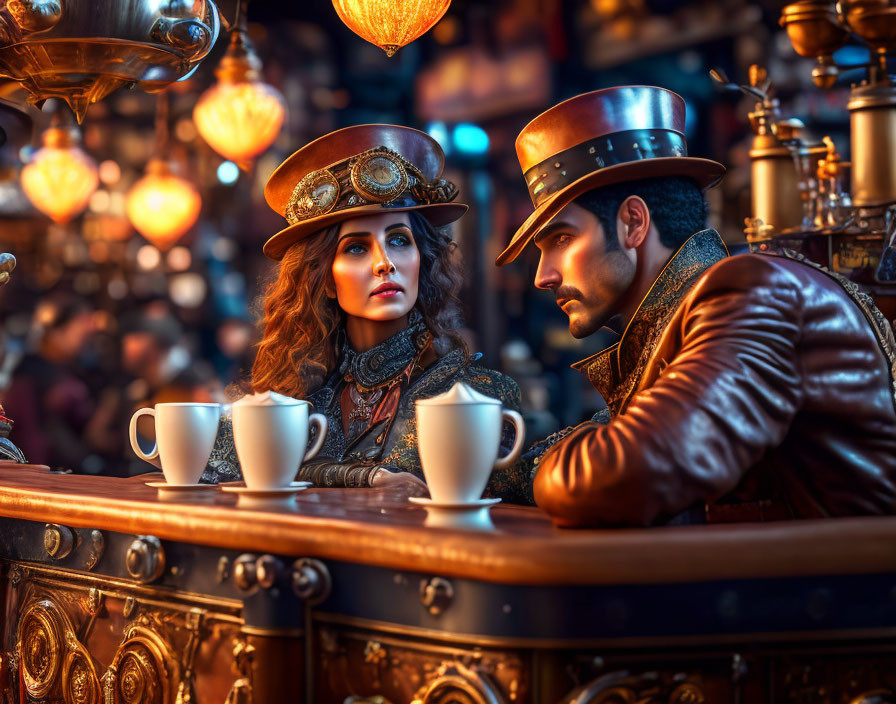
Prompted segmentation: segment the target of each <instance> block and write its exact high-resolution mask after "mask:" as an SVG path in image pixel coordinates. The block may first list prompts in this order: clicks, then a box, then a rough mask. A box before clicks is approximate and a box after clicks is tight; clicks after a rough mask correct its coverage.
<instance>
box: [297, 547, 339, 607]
mask: <svg viewBox="0 0 896 704" xmlns="http://www.w3.org/2000/svg"><path fill="white" fill-rule="evenodd" d="M291 581H292V590H293V592H294V593H295V595H296V596H297V597H299V599H301V600H302V601H306V602H308V603H309V604H310V605H311V606H314V605H316V604H319V603H321V602H322V601H323V600H324V599H326V598H327V597H328V596H329V595H330V589H331V587H332V586H333V582H332V580H331V579H330V570H328V569H327V566H326V565H325V564H324V563H323V562H321V561H320V560H315V559H314V558H311V557H303V558H302V559H300V560H296V561H295V562H294V563H293V565H292V580H291Z"/></svg>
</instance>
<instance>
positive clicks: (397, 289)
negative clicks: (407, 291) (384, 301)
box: [370, 284, 404, 296]
mask: <svg viewBox="0 0 896 704" xmlns="http://www.w3.org/2000/svg"><path fill="white" fill-rule="evenodd" d="M402 291H404V289H403V288H402V287H401V286H399V285H398V284H380V285H379V286H377V287H376V288H375V289H373V291H371V292H370V295H371V296H394V295H395V294H397V293H401V292H402Z"/></svg>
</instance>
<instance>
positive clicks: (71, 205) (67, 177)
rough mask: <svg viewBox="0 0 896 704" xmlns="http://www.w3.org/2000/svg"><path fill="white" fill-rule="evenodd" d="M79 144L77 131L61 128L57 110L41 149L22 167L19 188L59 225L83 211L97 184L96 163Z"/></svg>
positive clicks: (60, 118)
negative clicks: (20, 186) (20, 185)
mask: <svg viewBox="0 0 896 704" xmlns="http://www.w3.org/2000/svg"><path fill="white" fill-rule="evenodd" d="M62 109H64V108H62ZM79 142H80V134H79V133H78V129H77V128H76V127H74V126H67V125H65V124H64V121H63V118H62V113H61V112H60V111H59V110H57V111H56V112H55V113H54V114H53V118H52V122H51V123H50V127H49V128H48V129H47V130H46V131H45V132H44V134H43V147H41V148H40V149H38V150H37V152H35V154H34V156H33V157H32V158H31V160H30V161H29V162H28V164H26V165H25V166H24V167H23V168H22V189H23V190H24V191H25V195H27V196H28V200H30V201H31V202H32V203H33V204H34V207H36V208H37V209H38V210H40V211H41V212H42V213H44V214H46V215H49V216H50V218H51V219H52V220H53V221H54V222H57V223H60V224H64V223H67V222H68V221H69V220H71V219H72V218H73V217H75V216H76V215H78V214H79V213H80V212H81V211H82V210H84V208H86V207H87V203H88V201H89V200H90V196H91V195H92V194H93V192H94V191H95V190H96V187H97V185H99V176H98V175H97V169H96V163H95V162H94V161H93V159H91V158H90V157H89V156H88V155H87V154H86V153H85V152H84V151H83V150H82V149H81V148H80V147H79V146H78V144H79Z"/></svg>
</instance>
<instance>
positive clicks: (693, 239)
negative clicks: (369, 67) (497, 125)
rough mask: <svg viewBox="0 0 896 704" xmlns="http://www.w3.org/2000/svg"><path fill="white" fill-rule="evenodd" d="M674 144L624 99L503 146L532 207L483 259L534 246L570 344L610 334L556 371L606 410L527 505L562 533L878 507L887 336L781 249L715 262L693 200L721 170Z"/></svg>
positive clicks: (655, 112) (893, 500)
mask: <svg viewBox="0 0 896 704" xmlns="http://www.w3.org/2000/svg"><path fill="white" fill-rule="evenodd" d="M683 131H684V102H683V101H682V99H681V98H680V97H679V96H677V95H675V94H674V93H671V92H669V91H666V90H663V89H660V88H651V87H643V86H637V87H621V88H611V89H607V90H602V91H596V92H594V93H588V94H585V95H581V96H578V97H576V98H573V99H571V100H568V101H566V102H564V103H561V104H560V105H558V106H556V107H554V108H552V109H551V110H549V111H547V112H546V113H544V114H542V115H540V116H539V117H537V118H536V119H535V120H533V121H532V122H531V123H530V124H529V125H528V126H527V127H526V128H525V129H524V130H523V132H522V133H521V134H520V136H519V138H518V140H517V153H518V155H519V158H520V162H521V165H522V168H523V171H524V173H525V176H526V182H527V184H528V186H529V190H530V193H531V195H532V199H533V202H534V204H535V212H534V213H533V215H532V216H531V217H530V218H529V219H528V220H527V221H526V223H525V224H524V225H523V226H522V227H521V228H520V230H519V231H518V232H517V233H516V234H515V235H514V237H513V239H512V241H511V242H510V245H509V246H508V247H507V249H506V250H505V251H504V252H503V253H502V254H501V255H500V256H499V257H498V261H497V263H498V264H499V265H501V264H505V263H507V262H509V261H512V260H513V259H514V258H516V257H517V256H518V255H519V253H520V252H521V251H522V249H523V248H524V247H525V246H526V245H527V244H528V243H529V242H533V241H534V245H535V246H536V247H537V248H538V249H539V250H540V263H539V267H538V271H537V274H536V277H535V285H536V286H538V287H539V288H544V289H549V290H551V291H553V293H554V294H555V296H556V297H557V303H558V305H560V307H561V308H562V309H563V311H564V312H565V313H566V314H567V315H568V317H569V329H570V332H571V333H572V334H573V336H575V337H577V338H583V337H587V336H589V335H591V334H593V333H594V332H595V331H596V330H597V329H598V328H599V327H600V326H602V325H604V324H605V323H607V322H608V321H610V320H611V319H612V318H613V317H614V316H617V320H616V322H617V323H618V327H619V329H620V330H624V332H623V333H622V335H621V338H620V339H619V341H618V342H617V343H616V344H615V345H613V346H612V347H610V348H608V349H606V350H604V351H602V352H600V353H598V354H596V355H594V356H593V357H591V358H589V359H586V360H584V361H582V362H580V363H579V364H577V365H575V366H576V368H577V369H579V370H580V371H582V372H583V373H584V374H586V375H587V376H588V378H589V380H590V381H591V383H592V384H593V385H594V386H595V387H596V388H597V389H598V390H599V391H600V392H601V394H602V395H603V396H604V398H605V399H606V401H607V405H608V411H609V413H608V414H607V417H606V418H603V419H600V420H603V421H605V423H600V422H589V423H584V424H582V425H580V426H578V427H576V428H574V429H571V431H570V432H569V433H568V434H566V435H565V437H563V438H562V439H561V440H559V441H558V442H556V444H554V445H553V446H552V447H551V448H550V449H549V450H548V451H547V452H546V453H545V454H544V455H543V456H542V457H541V459H540V463H539V464H538V471H537V475H536V476H535V480H534V495H535V500H536V502H537V503H538V505H539V506H540V507H541V508H542V509H544V510H545V511H546V512H547V513H548V514H550V515H551V517H552V518H553V520H554V521H555V523H557V524H558V525H562V526H589V525H649V524H654V523H660V522H665V521H668V520H670V519H673V518H676V517H678V520H683V519H689V520H691V521H693V520H694V519H695V518H699V520H707V521H720V520H722V521H724V520H763V519H765V520H768V519H778V518H787V517H798V518H807V517H820V516H838V515H857V514H887V513H893V512H894V510H896V486H894V481H896V397H894V360H896V345H894V340H893V333H892V330H891V329H890V326H889V325H888V323H887V322H886V320H884V318H883V316H881V314H880V313H879V312H878V311H877V309H876V308H875V307H874V306H873V304H872V303H871V301H870V299H869V298H868V297H867V296H865V295H864V294H862V293H860V292H859V291H858V289H857V288H856V287H855V286H854V285H853V284H851V283H850V282H848V281H845V280H844V279H842V278H841V277H838V276H837V275H835V274H831V273H829V272H827V271H825V270H823V269H821V268H820V267H817V266H815V265H812V264H810V263H807V262H804V261H802V260H801V259H800V258H799V257H798V256H797V255H791V256H785V255H782V256H772V255H758V254H747V255H741V256H734V257H728V255H727V251H726V250H725V247H724V245H723V243H722V241H721V239H720V238H719V236H718V234H717V233H716V232H715V231H713V230H707V229H703V227H704V225H703V220H704V217H705V212H706V206H705V201H704V199H703V195H702V191H701V189H702V188H705V187H709V186H711V185H713V184H714V183H715V182H717V181H718V179H719V178H720V177H721V175H722V173H723V172H724V169H723V167H722V166H721V165H720V164H717V163H715V162H711V161H707V160H703V159H695V158H691V157H688V156H687V155H686V153H687V152H686V145H685V143H684V139H683V137H682V133H683ZM683 512H684V513H683Z"/></svg>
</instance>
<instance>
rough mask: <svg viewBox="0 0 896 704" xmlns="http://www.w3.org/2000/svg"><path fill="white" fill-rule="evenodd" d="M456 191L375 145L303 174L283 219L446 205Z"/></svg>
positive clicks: (293, 222)
mask: <svg viewBox="0 0 896 704" xmlns="http://www.w3.org/2000/svg"><path fill="white" fill-rule="evenodd" d="M457 193H458V191H457V186H455V185H454V184H453V183H451V181H446V180H445V179H435V180H433V181H428V180H427V179H426V177H425V176H424V175H423V173H422V172H421V171H420V169H418V168H417V167H416V166H414V165H413V164H412V163H411V162H409V161H408V160H407V159H405V158H404V157H403V156H401V154H399V153H397V152H394V151H392V150H391V149H387V148H386V147H376V148H375V149H370V150H368V151H366V152H362V153H361V154H358V155H357V156H353V157H351V158H349V159H345V160H343V161H340V162H337V163H335V164H333V165H332V166H328V167H327V168H326V169H321V170H319V171H312V172H311V173H310V174H308V175H307V176H305V177H304V178H303V179H302V180H301V181H299V182H298V183H297V184H296V187H295V188H294V189H293V192H292V196H291V197H290V199H289V203H287V204H286V213H285V215H286V220H287V222H289V224H290V225H295V224H296V223H299V222H302V221H303V220H308V219H310V218H314V217H318V216H320V215H326V214H327V213H329V212H332V211H334V210H344V209H346V208H357V207H360V206H364V205H382V206H383V207H384V208H412V207H414V206H415V205H431V204H433V203H448V202H450V201H452V200H454V199H455V198H456V197H457Z"/></svg>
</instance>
